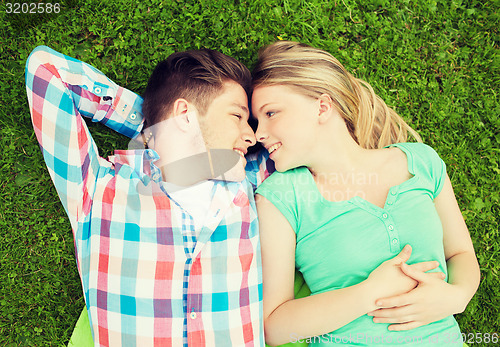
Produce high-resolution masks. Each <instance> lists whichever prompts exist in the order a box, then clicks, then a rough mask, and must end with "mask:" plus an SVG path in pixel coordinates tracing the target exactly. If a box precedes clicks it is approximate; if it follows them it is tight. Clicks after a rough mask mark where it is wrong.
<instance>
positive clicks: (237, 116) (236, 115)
mask: <svg viewBox="0 0 500 347" xmlns="http://www.w3.org/2000/svg"><path fill="white" fill-rule="evenodd" d="M233 116H235V117H236V118H238V119H241V115H239V114H233Z"/></svg>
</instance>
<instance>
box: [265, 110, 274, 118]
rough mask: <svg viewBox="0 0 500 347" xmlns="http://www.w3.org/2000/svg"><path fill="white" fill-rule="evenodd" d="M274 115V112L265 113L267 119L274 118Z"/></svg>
mask: <svg viewBox="0 0 500 347" xmlns="http://www.w3.org/2000/svg"><path fill="white" fill-rule="evenodd" d="M275 113H276V112H272V111H269V112H266V116H267V117H268V118H271V117H272V116H274V114H275Z"/></svg>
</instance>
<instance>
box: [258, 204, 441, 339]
mask: <svg viewBox="0 0 500 347" xmlns="http://www.w3.org/2000/svg"><path fill="white" fill-rule="evenodd" d="M256 201H257V212H258V215H259V226H260V237H261V248H262V267H263V283H264V284H263V292H264V293H263V295H264V331H265V337H266V342H267V343H268V344H271V345H278V344H282V343H286V342H290V341H291V337H292V336H317V335H321V334H325V333H328V332H331V331H333V330H336V329H337V328H340V327H342V326H344V325H346V324H347V323H349V322H351V321H353V320H354V319H356V318H358V317H360V316H361V315H363V314H366V313H367V312H369V311H371V310H373V309H375V300H376V299H378V298H381V297H386V296H388V293H392V294H389V295H395V294H397V293H403V292H407V291H409V290H411V289H412V288H414V286H415V284H416V282H415V281H413V280H411V279H410V278H409V277H407V276H406V275H404V274H403V273H402V271H401V269H400V264H401V263H402V262H405V261H407V260H408V259H409V257H410V254H411V248H410V247H409V246H407V247H405V249H404V251H402V252H401V253H400V254H399V255H398V256H396V257H395V258H393V259H391V260H388V261H386V262H384V263H383V264H382V265H380V266H379V267H378V268H377V269H375V270H374V271H373V272H372V273H371V274H370V276H369V277H368V279H367V280H365V281H363V282H361V283H360V284H357V285H354V286H351V287H348V288H344V289H338V290H333V291H330V292H325V293H321V294H317V295H313V296H309V297H306V298H301V299H294V293H293V283H294V272H295V233H294V231H293V229H292V228H291V226H290V224H289V223H288V221H287V220H286V218H285V217H284V216H283V215H282V214H281V212H280V211H279V210H278V209H277V208H276V207H275V206H274V205H273V204H272V203H271V202H270V201H269V200H267V199H266V198H264V197H263V196H261V195H257V196H256ZM432 263H435V262H432ZM428 265H429V264H426V266H428ZM432 267H435V264H434V265H433V266H432ZM420 270H423V271H426V270H429V267H427V268H426V269H423V268H420Z"/></svg>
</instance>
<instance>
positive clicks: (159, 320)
mask: <svg viewBox="0 0 500 347" xmlns="http://www.w3.org/2000/svg"><path fill="white" fill-rule="evenodd" d="M26 89H27V94H28V101H29V105H30V111H31V116H32V122H33V126H34V129H35V134H36V137H37V139H38V141H39V143H40V146H41V149H42V152H43V157H44V160H45V162H46V164H47V168H48V171H49V173H50V176H51V178H52V180H53V182H54V185H55V187H56V190H57V192H58V194H59V197H60V199H61V202H62V204H63V206H64V209H65V210H66V213H67V214H68V217H69V220H70V222H71V227H72V229H73V236H74V239H75V248H76V259H77V265H78V271H79V273H80V276H81V279H82V285H83V290H84V295H85V301H86V305H87V309H88V312H89V319H90V324H91V327H92V333H93V337H94V342H95V345H96V346H120V345H124V346H125V345H126V346H140V347H142V346H153V345H155V346H182V345H184V346H263V345H264V335H263V323H262V319H261V317H262V274H261V263H260V244H259V235H258V221H257V214H256V208H255V201H254V197H253V189H254V188H255V187H256V185H257V184H258V183H260V181H262V179H264V178H265V177H267V176H268V172H267V169H266V165H265V162H266V160H265V159H266V157H265V155H262V154H259V155H257V156H255V158H253V159H249V160H248V161H249V162H248V165H247V170H249V171H250V172H249V174H248V176H247V179H245V180H244V181H243V182H222V181H215V184H214V187H213V190H212V196H213V198H212V201H211V204H210V207H209V210H208V214H207V219H206V220H205V223H204V226H203V228H202V230H201V232H200V235H199V237H198V238H197V239H196V237H195V236H193V235H195V233H194V223H193V219H192V218H191V216H190V215H189V214H188V213H187V212H186V211H185V210H184V209H183V208H182V207H181V206H179V204H178V203H176V202H175V200H174V199H172V198H171V197H170V196H169V195H168V194H167V193H166V192H165V191H164V190H163V188H162V185H161V184H160V179H161V175H160V174H159V169H158V168H157V167H156V166H155V165H154V164H153V161H155V160H157V159H158V155H157V154H156V152H155V151H153V150H150V149H148V150H127V151H115V155H114V156H111V157H109V158H108V159H104V158H101V157H100V156H99V152H98V149H97V147H96V144H95V143H94V141H93V139H92V137H91V135H90V133H89V130H88V128H87V126H86V124H85V122H84V120H83V118H82V117H81V116H85V117H89V118H91V119H92V121H94V122H100V123H102V124H105V125H106V126H108V127H110V128H112V129H113V130H116V131H118V132H119V133H121V134H124V135H126V136H129V137H135V136H136V135H138V133H139V132H140V130H141V128H142V114H141V105H142V99H141V98H140V97H139V96H137V95H136V94H134V93H132V92H131V91H129V90H127V89H124V88H122V87H119V86H118V85H116V84H115V83H114V82H112V81H111V80H109V79H108V78H107V77H106V76H104V75H103V74H102V73H101V72H100V71H98V70H96V69H95V68H93V67H91V66H90V65H88V64H85V63H83V62H81V61H78V60H76V59H73V58H71V57H68V56H65V55H63V54H60V53H57V52H55V51H54V50H52V49H50V48H48V47H43V46H41V47H38V48H36V49H35V50H34V51H33V52H32V54H31V55H30V57H29V58H28V61H27V63H26ZM251 181H252V182H251Z"/></svg>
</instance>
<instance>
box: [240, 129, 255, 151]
mask: <svg viewBox="0 0 500 347" xmlns="http://www.w3.org/2000/svg"><path fill="white" fill-rule="evenodd" d="M242 138H243V141H245V143H247V144H248V147H250V146H253V145H255V144H256V143H257V140H256V138H255V134H254V132H253V129H252V128H251V127H250V125H248V124H247V125H246V126H245V128H244V129H243V134H242Z"/></svg>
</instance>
